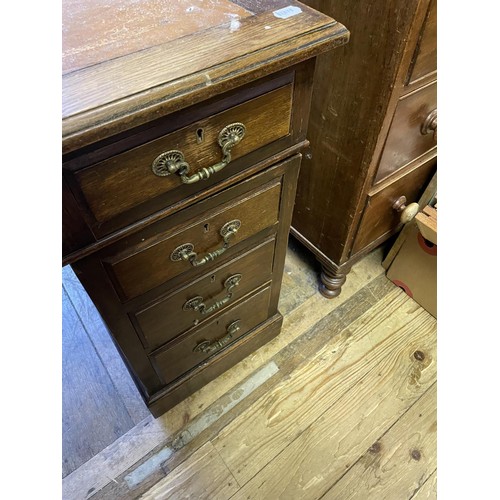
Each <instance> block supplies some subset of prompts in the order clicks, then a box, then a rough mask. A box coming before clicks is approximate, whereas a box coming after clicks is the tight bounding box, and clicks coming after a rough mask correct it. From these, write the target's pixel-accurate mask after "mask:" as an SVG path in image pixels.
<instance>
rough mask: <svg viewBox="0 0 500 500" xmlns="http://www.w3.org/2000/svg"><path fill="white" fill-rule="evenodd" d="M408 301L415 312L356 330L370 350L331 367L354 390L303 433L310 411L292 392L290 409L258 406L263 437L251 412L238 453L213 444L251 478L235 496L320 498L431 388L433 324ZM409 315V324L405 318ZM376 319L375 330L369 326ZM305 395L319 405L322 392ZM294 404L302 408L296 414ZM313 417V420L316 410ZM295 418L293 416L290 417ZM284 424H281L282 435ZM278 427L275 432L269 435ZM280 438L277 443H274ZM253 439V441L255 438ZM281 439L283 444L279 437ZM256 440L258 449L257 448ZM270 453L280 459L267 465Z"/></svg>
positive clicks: (403, 310) (403, 311)
mask: <svg viewBox="0 0 500 500" xmlns="http://www.w3.org/2000/svg"><path fill="white" fill-rule="evenodd" d="M401 293H403V292H401ZM405 297H406V296H405ZM405 300H406V303H407V304H411V307H412V308H413V311H411V310H410V309H408V307H404V304H401V305H400V307H399V308H398V309H397V310H396V311H394V312H393V313H392V315H388V316H386V319H385V320H384V321H380V319H381V316H380V314H375V315H374V317H373V318H371V317H370V320H369V321H368V323H367V324H365V325H359V326H358V328H353V329H352V332H351V334H352V337H353V338H356V336H357V335H358V332H359V331H366V330H369V331H370V332H369V333H370V334H369V337H370V338H371V340H372V344H371V347H370V348H369V349H365V356H364V359H362V358H358V362H357V364H347V365H346V366H345V367H344V369H342V368H339V366H333V369H332V372H331V375H330V376H331V377H332V378H337V379H339V380H342V379H346V380H345V382H346V383H347V385H348V387H350V389H349V390H347V391H345V392H344V393H343V394H342V395H340V397H339V398H338V399H336V398H335V397H332V400H333V401H334V403H333V405H332V406H331V407H330V408H329V409H328V411H326V412H324V413H323V414H322V415H321V416H320V417H319V418H318V419H317V420H315V421H310V425H309V427H307V429H306V430H305V431H301V432H298V431H297V429H296V427H295V425H294V420H295V419H296V418H301V414H302V412H303V411H308V410H306V409H304V408H303V404H302V405H301V403H302V400H301V399H300V400H298V399H297V398H296V396H297V395H298V394H300V393H299V390H297V388H296V387H291V388H290V389H289V391H288V392H289V395H288V399H289V401H288V402H287V404H286V406H285V405H283V404H281V405H278V404H271V405H269V404H267V405H266V406H265V407H261V408H260V410H261V411H263V412H264V417H265V419H266V420H267V422H264V426H265V427H264V429H265V430H264V432H263V433H262V432H261V428H262V427H257V426H256V423H255V421H254V418H252V417H253V415H251V414H250V415H247V416H248V417H250V419H249V420H248V421H247V419H242V420H240V422H239V424H240V428H239V434H240V439H241V446H240V448H239V450H241V451H239V452H238V451H236V453H235V448H234V444H233V443H231V449H230V450H227V445H228V444H229V440H227V438H226V439H221V440H219V441H218V442H215V441H214V444H215V445H216V449H218V450H219V451H220V453H221V456H222V458H223V459H224V461H225V463H226V465H227V466H228V468H229V469H230V470H231V472H233V474H234V476H235V477H236V479H237V480H238V482H239V484H240V485H243V484H244V483H245V480H247V479H248V478H249V477H251V479H250V480H249V481H248V482H247V483H246V484H245V485H244V487H243V488H242V489H241V490H239V491H238V493H237V494H236V495H235V496H234V498H236V499H239V498H245V499H246V498H252V499H254V498H263V499H267V498H273V499H281V498H282V499H292V498H300V499H307V498H320V497H321V495H323V494H324V493H325V492H326V491H327V490H328V489H329V488H330V487H331V486H332V485H333V484H334V483H335V482H336V481H337V480H338V479H339V478H340V477H341V476H342V475H343V474H344V473H345V471H346V469H348V468H349V467H350V466H351V465H352V464H353V463H354V462H355V461H356V460H357V459H358V458H359V457H360V456H361V455H362V454H363V453H364V452H365V451H366V449H368V448H369V447H370V446H371V444H372V443H373V442H374V441H375V440H376V439H377V438H378V437H379V436H381V435H382V434H384V432H385V431H386V430H387V429H388V428H389V427H391V426H392V425H393V424H394V423H395V421H396V420H397V419H398V418H399V417H400V416H401V415H402V414H403V413H404V412H405V411H406V410H407V408H408V407H409V406H411V405H412V404H413V403H414V401H415V400H417V399H418V398H419V397H420V396H421V395H422V394H423V392H425V390H426V389H427V388H428V387H429V386H430V385H432V384H433V383H434V381H435V377H436V366H435V361H434V360H435V351H436V346H435V320H434V318H432V317H431V316H430V315H429V314H428V313H426V312H425V311H423V310H422V309H420V310H419V308H415V306H414V305H413V304H414V303H413V301H412V300H411V299H409V298H407V297H406V299H405ZM387 305H388V304H387ZM408 316H409V317H410V318H411V319H410V321H407V320H406V317H408ZM372 319H373V320H374V321H373V324H374V325H375V326H376V327H375V328H370V323H372ZM387 331H389V332H390V333H391V334H390V335H389V336H386V333H387ZM417 350H419V351H421V352H423V353H425V359H424V361H419V360H417V359H415V357H414V356H413V353H414V352H415V351H417ZM348 351H349V357H350V356H351V355H352V354H353V353H354V352H355V351H357V345H356V343H355V342H354V343H353V344H351V346H350V348H349V349H348ZM325 355H326V353H325ZM356 357H357V356H356ZM366 366H368V367H369V369H368V370H366ZM311 369H314V368H313V366H311ZM356 374H357V375H356ZM359 375H361V376H359ZM307 392H308V394H309V398H310V399H311V400H313V402H314V403H315V404H318V393H317V392H313V393H311V392H310V391H309V390H308V391H307ZM281 397H283V396H280V395H279V394H278V395H277V398H281ZM276 402H277V400H276ZM290 402H292V403H295V405H296V406H297V408H299V409H298V410H297V411H293V409H292V406H291V405H290ZM283 412H285V415H283ZM308 413H309V414H310V416H311V417H312V416H313V414H312V412H310V411H308ZM290 414H292V415H293V414H295V415H293V418H290V417H289V415H290ZM283 421H286V425H284V424H283V423H282V422H283ZM279 425H281V426H282V429H281V430H280V431H279V430H278V429H277V426H279ZM273 427H274V429H273V431H274V432H271V433H270V432H269V431H267V429H269V428H273ZM294 433H295V436H294ZM276 434H278V439H275V436H276ZM251 435H253V436H254V440H252V441H251V440H250V436H251ZM282 435H285V437H286V439H282V438H280V436H282ZM263 436H265V437H266V439H263ZM231 438H232V436H231ZM255 441H257V442H258V447H255V446H254V443H255ZM276 443H278V446H276ZM224 444H226V447H225V448H224ZM283 445H285V446H283ZM262 449H264V451H262ZM224 450H226V452H224ZM228 451H229V453H228ZM249 451H251V453H249ZM273 455H274V456H275V458H273V459H272V460H271V461H270V462H268V463H267V465H265V464H266V462H267V461H268V459H269V458H270V457H271V456H273ZM264 465H265V467H264V468H262V469H261V470H260V471H259V468H261V467H263V466H264ZM256 471H257V473H256V475H254V476H253V477H252V476H251V474H252V473H254V472H256Z"/></svg>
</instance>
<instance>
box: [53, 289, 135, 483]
mask: <svg viewBox="0 0 500 500" xmlns="http://www.w3.org/2000/svg"><path fill="white" fill-rule="evenodd" d="M62 301H63V308H62V309H63V318H62V323H63V324H62V327H63V337H62V358H63V364H62V407H63V414H62V431H63V433H62V454H63V465H62V474H63V477H64V476H66V475H67V474H69V473H71V472H72V471H74V470H75V469H77V468H78V467H80V466H81V465H82V464H83V463H85V462H86V461H87V460H89V459H90V458H92V457H93V456H95V455H96V454H98V453H99V452H100V451H102V450H103V449H104V448H106V447H107V446H108V445H110V444H111V443H113V442H114V441H115V440H116V439H118V438H119V437H120V436H122V435H123V434H125V433H126V432H127V431H128V430H129V429H130V428H132V427H133V426H134V423H133V422H132V420H131V419H130V416H129V414H128V412H127V410H126V408H125V407H124V405H123V402H122V399H121V398H120V396H119V394H118V393H117V391H116V388H115V386H114V384H113V383H112V381H111V379H110V378H109V375H108V372H107V370H106V369H105V368H104V366H103V364H102V363H101V361H100V359H99V357H98V356H97V353H96V351H95V349H94V346H93V345H92V343H91V342H90V340H89V338H88V336H87V332H86V330H85V328H84V326H83V324H82V322H81V321H80V318H79V316H78V315H77V313H76V311H75V309H74V308H73V304H72V303H71V301H70V300H69V297H68V295H67V293H66V291H65V290H64V289H63V295H62Z"/></svg>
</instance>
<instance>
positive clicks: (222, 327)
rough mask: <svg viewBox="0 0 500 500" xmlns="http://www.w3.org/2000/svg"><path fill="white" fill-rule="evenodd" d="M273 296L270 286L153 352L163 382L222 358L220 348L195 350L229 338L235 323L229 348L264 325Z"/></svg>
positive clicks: (168, 381) (166, 382)
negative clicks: (197, 347) (210, 359)
mask: <svg viewBox="0 0 500 500" xmlns="http://www.w3.org/2000/svg"><path fill="white" fill-rule="evenodd" d="M270 295H271V289H270V287H269V286H267V287H266V288H264V289H263V290H259V291H257V292H256V293H254V294H251V295H250V296H249V297H247V298H245V299H244V300H242V301H239V302H237V303H236V304H234V306H232V307H230V308H228V309H227V310H226V311H225V312H221V313H220V314H218V315H216V316H215V317H214V318H213V319H212V320H211V321H209V322H208V323H206V324H204V325H202V326H200V327H199V328H196V329H195V330H194V331H193V332H186V334H185V335H181V336H179V337H178V338H177V339H175V340H174V341H173V342H172V343H170V344H168V345H167V346H165V347H164V348H160V349H158V350H157V351H155V352H154V353H152V359H153V362H154V365H155V367H156V370H157V372H158V374H159V375H160V377H161V379H162V381H163V383H164V384H168V383H170V382H172V381H174V380H175V379H176V378H178V377H179V376H181V375H183V374H184V373H186V372H187V371H188V370H190V369H191V368H193V367H194V366H197V365H200V364H201V363H203V362H204V361H206V360H207V359H209V358H210V357H213V356H214V355H215V354H217V355H219V353H220V352H221V351H222V349H221V348H218V349H217V350H216V351H214V352H211V351H210V352H203V351H195V347H196V346H197V345H199V344H201V343H202V342H210V345H212V344H216V342H217V341H222V340H224V339H227V338H228V335H229V333H230V332H229V330H228V327H229V325H231V324H232V323H233V322H235V321H237V322H238V325H239V330H238V331H236V332H234V333H233V334H232V337H230V343H231V344H230V345H234V344H235V343H237V341H238V339H239V338H240V337H243V336H244V335H245V334H247V333H248V332H250V331H251V330H252V329H254V328H256V327H257V326H259V324H261V323H264V322H265V321H266V320H267V318H268V313H269V299H270Z"/></svg>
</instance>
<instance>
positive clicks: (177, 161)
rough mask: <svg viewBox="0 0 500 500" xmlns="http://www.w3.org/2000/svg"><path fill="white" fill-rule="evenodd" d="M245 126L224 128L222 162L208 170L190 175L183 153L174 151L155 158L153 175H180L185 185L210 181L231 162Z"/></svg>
mask: <svg viewBox="0 0 500 500" xmlns="http://www.w3.org/2000/svg"><path fill="white" fill-rule="evenodd" d="M245 131H246V128H245V125H243V123H231V124H230V125H227V126H226V127H224V128H223V129H222V130H221V131H220V133H219V138H218V142H219V146H220V147H221V148H222V160H221V161H220V162H219V163H216V164H215V165H212V166H211V167H208V168H202V169H201V170H199V171H198V172H196V173H195V174H193V175H188V174H189V170H190V166H189V163H187V162H186V160H185V158H184V154H183V153H182V152H181V151H178V150H176V149H173V150H171V151H166V152H165V153H161V154H160V155H159V156H158V157H156V158H155V160H154V161H153V164H152V165H151V170H152V171H153V173H154V174H155V175H157V176H159V177H165V176H167V175H170V174H174V173H176V174H179V175H180V176H181V180H182V182H183V183H184V184H193V183H194V182H198V181H201V180H202V179H208V178H209V177H210V176H211V175H213V174H215V173H217V172H219V171H221V170H222V169H223V168H224V167H226V166H227V165H228V164H229V162H230V161H231V149H232V148H233V147H234V146H236V145H237V144H238V143H239V142H240V141H241V140H242V139H243V137H244V136H245Z"/></svg>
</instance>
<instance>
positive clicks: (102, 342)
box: [63, 266, 150, 425]
mask: <svg viewBox="0 0 500 500" xmlns="http://www.w3.org/2000/svg"><path fill="white" fill-rule="evenodd" d="M63 285H64V288H65V290H66V292H67V294H68V296H69V298H70V300H71V302H72V304H73V307H74V308H75V310H76V312H77V314H78V316H79V317H80V319H81V321H82V323H83V324H84V325H85V327H86V330H87V333H88V335H89V338H90V340H91V342H92V344H93V345H94V348H95V350H96V353H97V356H98V358H99V359H100V360H101V361H102V364H103V366H104V367H105V368H106V370H107V372H108V375H109V378H110V379H111V381H112V382H113V384H114V386H115V388H116V391H117V393H118V394H119V396H120V398H121V399H122V401H123V404H124V406H125V408H126V409H127V412H128V414H129V416H130V418H131V420H132V422H133V423H134V425H135V424H138V423H139V422H141V421H142V420H144V419H145V418H146V417H147V416H148V415H149V414H150V413H149V411H148V409H147V407H146V405H145V403H144V401H143V399H142V397H141V395H140V394H139V391H138V389H137V387H136V385H135V384H134V382H133V381H132V378H131V377H130V375H129V372H128V370H127V368H126V366H125V364H124V362H123V360H122V359H121V357H120V355H119V354H118V351H117V349H116V346H115V345H114V343H113V341H112V340H111V337H110V335H109V333H108V331H107V328H106V326H105V325H104V323H103V321H102V319H101V316H100V315H99V313H98V312H97V309H96V308H95V306H94V304H93V303H92V301H91V300H90V298H89V296H88V295H87V293H86V292H85V290H84V288H83V286H82V285H81V283H80V282H79V281H78V278H77V277H76V276H75V273H74V272H73V270H72V269H71V267H70V266H65V267H64V268H63Z"/></svg>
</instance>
